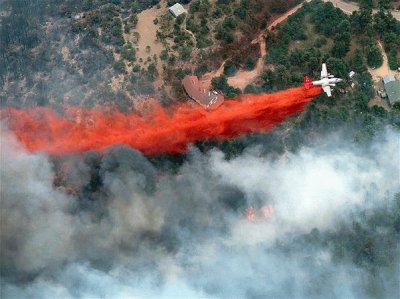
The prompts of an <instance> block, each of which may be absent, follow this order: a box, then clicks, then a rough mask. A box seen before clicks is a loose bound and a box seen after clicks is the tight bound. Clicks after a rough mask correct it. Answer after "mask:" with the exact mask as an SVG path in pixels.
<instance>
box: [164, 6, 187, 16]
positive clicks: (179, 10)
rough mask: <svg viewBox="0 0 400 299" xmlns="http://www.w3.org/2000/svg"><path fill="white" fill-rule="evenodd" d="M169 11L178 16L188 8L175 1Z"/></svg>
mask: <svg viewBox="0 0 400 299" xmlns="http://www.w3.org/2000/svg"><path fill="white" fill-rule="evenodd" d="M168 10H169V12H170V13H172V15H173V16H174V17H175V18H176V17H178V16H180V15H181V14H183V13H186V9H185V8H184V7H183V6H182V5H181V4H179V3H175V4H174V5H172V6H171V7H170V8H168Z"/></svg>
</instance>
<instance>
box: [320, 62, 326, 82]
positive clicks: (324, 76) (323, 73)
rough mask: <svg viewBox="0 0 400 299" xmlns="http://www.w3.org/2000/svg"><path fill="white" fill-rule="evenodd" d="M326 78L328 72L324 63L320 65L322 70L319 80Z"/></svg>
mask: <svg viewBox="0 0 400 299" xmlns="http://www.w3.org/2000/svg"><path fill="white" fill-rule="evenodd" d="M326 77H328V70H327V68H326V63H323V64H322V70H321V79H322V78H326Z"/></svg>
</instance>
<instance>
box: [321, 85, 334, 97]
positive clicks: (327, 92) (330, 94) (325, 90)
mask: <svg viewBox="0 0 400 299" xmlns="http://www.w3.org/2000/svg"><path fill="white" fill-rule="evenodd" d="M322 89H323V90H324V92H325V93H326V94H327V95H328V97H331V96H332V93H331V87H330V86H329V85H325V86H323V87H322Z"/></svg>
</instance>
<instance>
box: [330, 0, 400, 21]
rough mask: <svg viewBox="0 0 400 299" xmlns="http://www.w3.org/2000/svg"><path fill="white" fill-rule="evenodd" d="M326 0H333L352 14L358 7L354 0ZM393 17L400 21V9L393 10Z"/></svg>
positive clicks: (336, 5) (347, 12)
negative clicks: (351, 0)
mask: <svg viewBox="0 0 400 299" xmlns="http://www.w3.org/2000/svg"><path fill="white" fill-rule="evenodd" d="M323 1H324V2H332V4H333V5H334V6H335V7H338V8H340V9H341V10H342V11H343V12H344V13H346V14H349V15H351V13H352V12H353V11H355V10H357V9H358V5H357V4H356V3H353V2H349V1H343V0H323ZM377 11H378V10H377V9H374V10H373V13H376V12H377ZM391 13H392V15H393V17H394V18H395V19H397V20H399V21H400V11H395V10H392V11H391Z"/></svg>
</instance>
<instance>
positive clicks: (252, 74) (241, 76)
mask: <svg viewBox="0 0 400 299" xmlns="http://www.w3.org/2000/svg"><path fill="white" fill-rule="evenodd" d="M310 1H311V0H306V1H305V2H310ZM323 1H324V2H332V4H333V5H334V6H335V7H338V8H340V9H341V10H342V11H343V12H344V13H346V14H351V13H352V12H353V11H355V10H357V9H358V6H357V5H356V4H355V3H351V2H347V1H343V0H323ZM302 5H303V3H301V4H299V5H297V6H295V7H293V8H292V9H291V10H289V11H288V12H286V13H284V14H283V15H281V16H280V17H278V18H277V19H275V20H274V21H273V22H272V23H271V24H270V25H269V26H268V28H267V30H264V31H262V32H261V33H260V34H259V36H258V37H257V39H255V40H253V41H252V43H257V42H258V43H259V44H260V58H259V59H258V61H257V64H256V67H255V68H254V70H252V71H244V70H240V71H238V72H237V73H236V75H235V76H232V77H229V78H228V84H229V85H231V86H233V87H236V88H240V89H244V88H245V87H246V86H247V85H249V84H251V83H252V82H253V81H254V80H255V79H256V78H257V77H258V76H259V75H260V74H261V72H262V70H263V65H264V57H265V55H266V52H267V51H266V49H267V47H266V43H265V35H266V33H267V32H268V31H271V30H273V29H274V27H276V26H277V25H278V24H280V23H282V22H283V21H285V20H286V19H287V18H288V17H289V16H290V15H292V14H294V13H295V12H296V11H297V10H298V9H300V8H301V7H302ZM374 12H376V10H374ZM392 15H393V16H394V17H395V18H396V19H397V20H400V12H398V11H392ZM380 47H381V50H382V53H383V57H384V63H383V65H382V66H381V67H380V68H378V69H376V70H372V69H370V73H371V74H372V76H373V77H374V80H375V78H378V77H380V76H382V75H386V74H391V73H392V72H393V71H391V70H390V69H389V66H388V62H387V57H386V54H385V53H384V51H383V49H382V45H380ZM224 64H225V62H224V63H223V64H222V65H221V66H220V67H219V68H218V69H217V70H215V71H213V72H209V73H206V74H205V75H204V76H203V77H202V79H201V83H202V85H203V86H204V87H205V88H207V89H209V88H210V86H211V80H212V78H214V77H218V76H220V75H221V74H222V73H223V70H224Z"/></svg>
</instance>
